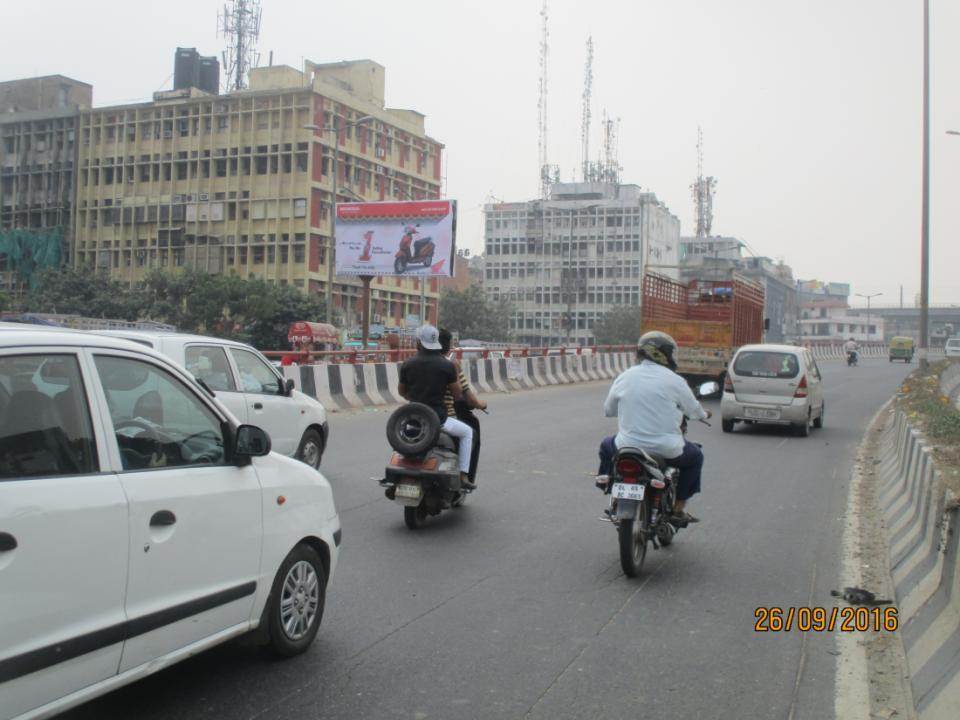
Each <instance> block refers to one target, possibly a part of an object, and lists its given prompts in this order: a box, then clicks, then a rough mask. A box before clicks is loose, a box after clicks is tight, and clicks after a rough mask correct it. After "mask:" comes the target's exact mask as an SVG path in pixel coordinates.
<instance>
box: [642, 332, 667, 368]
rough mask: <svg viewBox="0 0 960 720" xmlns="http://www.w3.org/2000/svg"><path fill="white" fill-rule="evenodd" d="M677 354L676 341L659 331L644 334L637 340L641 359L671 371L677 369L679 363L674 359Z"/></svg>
mask: <svg viewBox="0 0 960 720" xmlns="http://www.w3.org/2000/svg"><path fill="white" fill-rule="evenodd" d="M676 352H677V343H676V341H675V340H674V339H673V338H672V337H670V336H669V335H667V334H666V333H665V332H660V331H659V330H652V331H650V332H648V333H644V334H643V335H642V336H641V337H640V339H639V340H637V356H638V357H639V358H641V359H645V360H650V361H651V362H655V363H657V364H658V365H663V366H664V367H668V368H670V369H671V370H676V369H677V361H676V360H675V359H674V356H675V355H676Z"/></svg>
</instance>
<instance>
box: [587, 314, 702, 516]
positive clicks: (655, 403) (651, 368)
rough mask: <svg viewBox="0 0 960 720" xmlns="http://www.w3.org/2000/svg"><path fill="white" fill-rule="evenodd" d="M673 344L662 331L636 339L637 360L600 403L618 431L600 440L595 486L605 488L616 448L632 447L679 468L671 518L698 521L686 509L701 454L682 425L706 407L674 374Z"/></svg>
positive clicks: (695, 484) (696, 482)
mask: <svg viewBox="0 0 960 720" xmlns="http://www.w3.org/2000/svg"><path fill="white" fill-rule="evenodd" d="M676 349H677V343H676V342H675V341H674V339H673V338H672V337H670V336H669V335H667V334H666V333H662V332H656V331H654V332H648V333H646V334H645V335H643V336H642V337H641V338H640V340H639V341H638V342H637V358H638V360H639V361H640V362H639V364H637V365H634V366H633V367H632V368H630V369H629V370H627V371H625V372H623V373H622V374H621V375H620V376H619V377H617V379H616V380H614V381H613V385H612V386H611V388H610V392H609V394H608V395H607V399H606V401H605V402H604V404H603V411H604V415H605V416H606V417H616V418H618V420H619V432H618V433H617V435H616V436H614V437H608V438H606V439H604V441H603V442H602V443H600V471H599V474H598V477H597V485H598V486H599V487H603V488H606V487H607V485H608V484H609V475H610V473H611V472H612V471H613V458H614V456H615V455H616V452H617V449H618V448H622V447H635V448H639V449H641V450H645V451H647V452H651V453H655V454H656V455H659V456H660V457H662V458H664V460H665V462H666V464H667V465H670V466H672V467H675V468H679V470H680V473H679V478H678V482H677V500H676V503H675V505H674V516H675V518H676V519H677V520H679V521H681V522H683V521H685V522H688V523H690V522H699V519H698V518H695V517H693V516H692V515H690V514H689V513H687V512H686V511H685V510H684V508H685V506H686V503H687V500H689V499H690V498H691V497H692V496H693V495H695V494H697V493H698V492H700V473H701V470H702V468H703V452H702V451H701V450H700V448H699V446H697V445H696V444H694V443H692V442H689V441H688V440H686V438H684V436H683V433H682V432H681V430H680V423H681V422H682V420H683V416H684V415H686V416H687V417H689V418H690V419H692V420H705V419H707V418H709V417H711V415H712V413H711V412H710V411H709V410H705V409H704V408H703V407H702V406H701V405H700V403H699V402H697V399H696V397H694V395H693V392H692V391H691V390H690V387H689V386H688V385H687V383H686V381H685V380H684V379H683V378H682V377H680V376H679V375H677V374H676V372H674V371H675V370H676V368H677V364H676V361H675V360H674V355H675V354H676Z"/></svg>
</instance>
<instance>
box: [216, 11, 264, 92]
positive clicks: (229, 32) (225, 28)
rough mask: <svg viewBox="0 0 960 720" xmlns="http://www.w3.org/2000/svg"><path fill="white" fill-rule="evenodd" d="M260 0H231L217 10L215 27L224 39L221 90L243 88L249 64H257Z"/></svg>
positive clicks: (258, 54)
mask: <svg viewBox="0 0 960 720" xmlns="http://www.w3.org/2000/svg"><path fill="white" fill-rule="evenodd" d="M261 16H262V10H261V9H260V0H231V2H226V3H224V5H223V12H222V13H218V17H217V31H218V32H219V34H220V35H222V36H223V37H224V38H225V39H226V41H227V47H226V48H225V49H224V51H223V70H224V91H225V92H233V91H235V90H243V89H244V88H245V87H246V86H247V82H246V77H247V73H248V72H249V71H250V69H251V68H255V67H257V65H259V64H260V53H259V52H258V51H257V40H259V39H260V19H261Z"/></svg>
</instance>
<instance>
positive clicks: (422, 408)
mask: <svg viewBox="0 0 960 720" xmlns="http://www.w3.org/2000/svg"><path fill="white" fill-rule="evenodd" d="M439 438H440V418H439V416H438V415H437V413H436V412H435V411H434V410H433V408H431V407H429V406H427V405H424V404H423V403H415V402H414V403H408V404H406V405H403V406H402V407H399V408H397V409H396V410H394V411H393V414H392V415H391V416H390V419H389V420H387V442H389V443H390V447H392V448H393V449H394V450H396V451H397V452H398V453H400V454H401V455H421V454H422V453H425V452H426V451H427V450H429V449H430V448H432V447H433V446H434V445H436V444H437V440H438V439H439Z"/></svg>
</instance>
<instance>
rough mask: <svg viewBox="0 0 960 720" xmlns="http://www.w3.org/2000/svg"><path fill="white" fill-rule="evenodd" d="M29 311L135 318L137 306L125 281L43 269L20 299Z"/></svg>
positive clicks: (68, 271)
mask: <svg viewBox="0 0 960 720" xmlns="http://www.w3.org/2000/svg"><path fill="white" fill-rule="evenodd" d="M23 306H24V309H25V310H27V311H28V312H38V313H58V314H64V315H84V316H86V317H97V318H120V319H124V320H136V319H137V317H138V315H139V307H138V303H137V301H136V298H135V297H134V296H133V295H132V294H131V292H130V289H129V288H128V287H127V286H126V285H122V284H120V283H118V282H115V281H113V280H110V279H109V278H108V277H106V276H104V275H97V274H96V273H92V272H89V271H85V270H77V269H75V268H72V267H63V268H59V269H57V270H44V271H43V272H41V273H40V275H39V277H38V279H37V286H36V288H34V289H33V290H31V291H30V292H29V293H28V294H27V296H26V298H25V300H24V303H23Z"/></svg>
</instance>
